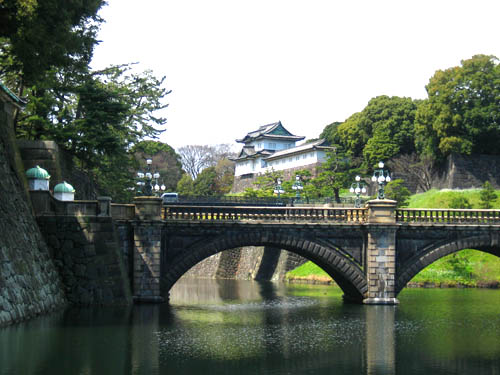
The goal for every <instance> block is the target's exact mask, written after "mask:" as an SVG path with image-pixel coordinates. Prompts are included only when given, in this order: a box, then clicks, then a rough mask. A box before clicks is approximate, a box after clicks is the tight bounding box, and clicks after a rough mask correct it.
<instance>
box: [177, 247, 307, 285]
mask: <svg viewBox="0 0 500 375" xmlns="http://www.w3.org/2000/svg"><path fill="white" fill-rule="evenodd" d="M306 261H307V259H305V258H303V257H301V256H300V255H297V254H295V253H292V252H289V251H282V250H280V249H275V248H271V247H262V246H246V247H241V248H236V249H231V250H226V251H222V252H220V253H217V254H215V255H212V256H211V257H209V258H207V259H205V260H204V261H202V262H200V263H198V264H197V265H195V266H194V267H193V268H191V269H190V270H189V271H188V272H187V273H186V274H185V276H183V277H187V278H209V279H234V280H273V281H278V280H283V279H284V278H285V274H286V273H287V272H288V271H290V270H292V269H294V268H296V267H298V266H300V265H301V264H304V263H305V262H306Z"/></svg>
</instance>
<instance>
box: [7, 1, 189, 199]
mask: <svg viewBox="0 0 500 375" xmlns="http://www.w3.org/2000/svg"><path fill="white" fill-rule="evenodd" d="M104 4H105V2H104V1H102V0H82V1H78V2H75V1H66V0H64V1H63V0H43V1H41V0H38V1H36V0H4V1H2V2H1V8H0V10H1V12H0V19H1V21H2V25H1V26H0V45H1V47H2V48H1V52H0V79H1V80H2V81H3V82H5V83H6V84H7V85H8V86H9V87H10V88H11V89H12V90H13V91H14V92H15V93H16V94H18V95H20V96H22V97H24V98H26V99H27V101H28V104H27V106H26V108H25V109H24V111H22V112H20V113H16V114H15V118H14V126H15V131H16V135H17V136H18V137H19V138H28V139H51V140H54V141H56V142H57V143H58V144H59V145H60V146H62V147H63V148H65V149H66V150H68V151H69V152H70V153H71V154H72V155H73V156H74V157H75V161H76V165H77V166H79V167H80V168H81V169H83V170H85V171H86V172H87V173H89V174H90V175H91V176H93V177H94V178H95V179H97V181H96V184H97V186H99V193H100V194H107V195H111V196H112V197H113V199H114V200H115V201H124V200H127V199H128V198H127V197H128V196H130V194H131V190H130V189H131V186H132V185H133V173H134V165H133V163H132V161H133V158H132V156H131V153H130V149H131V148H132V147H133V146H134V145H136V144H137V143H138V142H140V141H141V140H142V139H144V138H145V137H149V138H155V137H157V136H158V135H159V134H160V133H161V132H162V131H163V129H161V127H162V126H163V125H165V123H166V119H164V118H162V117H160V116H157V115H156V114H157V113H158V111H159V110H161V109H164V108H165V107H166V104H164V103H163V99H164V97H165V96H166V95H167V94H168V93H169V91H167V90H166V89H165V88H164V87H163V84H164V78H156V77H155V76H154V75H153V74H152V73H151V72H150V71H145V72H143V73H132V66H131V65H130V64H124V65H120V66H112V67H109V68H107V69H104V70H102V71H92V70H91V69H90V62H91V59H92V54H93V50H94V47H95V46H96V44H97V40H96V35H97V31H98V28H99V24H100V23H101V22H102V20H101V19H100V18H99V17H98V15H97V12H98V10H99V9H100V8H101V7H102V6H103V5H104ZM179 178H180V175H179V176H177V177H176V179H177V180H178V179H179ZM175 182H176V180H175V179H173V180H172V185H173V186H175Z"/></svg>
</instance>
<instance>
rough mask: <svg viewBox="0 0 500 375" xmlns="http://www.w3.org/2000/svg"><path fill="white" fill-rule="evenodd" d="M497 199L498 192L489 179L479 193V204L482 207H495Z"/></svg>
mask: <svg viewBox="0 0 500 375" xmlns="http://www.w3.org/2000/svg"><path fill="white" fill-rule="evenodd" d="M496 200H497V193H496V192H495V189H493V186H491V184H490V182H489V181H486V182H485V183H484V185H483V189H482V190H481V191H480V193H479V204H480V207H481V208H485V209H488V208H493V203H494V202H495V201H496Z"/></svg>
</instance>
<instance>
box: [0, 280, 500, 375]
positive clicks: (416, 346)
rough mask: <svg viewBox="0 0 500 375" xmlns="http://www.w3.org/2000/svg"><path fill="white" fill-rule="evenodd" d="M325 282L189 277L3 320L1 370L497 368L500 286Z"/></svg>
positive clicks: (416, 371)
mask: <svg viewBox="0 0 500 375" xmlns="http://www.w3.org/2000/svg"><path fill="white" fill-rule="evenodd" d="M341 294H342V293H341V291H340V290H338V289H334V288H332V287H329V286H307V285H284V284H272V283H268V282H252V281H246V282H245V281H243V282H241V281H240V282H238V281H222V280H217V281H215V280H184V281H183V282H182V283H178V284H177V285H176V286H175V288H174V289H173V290H172V292H171V304H170V305H161V306H158V305H139V306H134V307H132V308H101V309H71V310H68V311H66V312H64V313H58V314H53V315H51V316H47V317H43V318H40V319H37V320H34V321H32V322H29V323H25V324H20V325H16V326H13V327H9V328H6V329H2V330H0V348H1V350H0V374H1V375H4V374H9V375H10V374H16V375H17V374H51V375H52V374H54V375H57V374H78V375H80V374H81V375H91V374H134V375H136V374H163V373H181V374H203V373H216V374H231V375H234V373H238V374H255V373H259V374H315V375H316V374H331V373H335V374H370V375H371V374H395V373H398V374H426V375H427V374H430V373H432V374H450V373H457V374H458V373H474V374H481V373H484V374H495V373H500V365H499V362H500V361H499V359H500V340H498V337H499V334H500V314H499V311H500V291H498V290H497V291H460V290H435V291H434V290H408V291H404V292H403V293H402V294H401V295H400V301H401V305H399V306H398V307H395V306H360V305H349V304H343V303H342V299H341Z"/></svg>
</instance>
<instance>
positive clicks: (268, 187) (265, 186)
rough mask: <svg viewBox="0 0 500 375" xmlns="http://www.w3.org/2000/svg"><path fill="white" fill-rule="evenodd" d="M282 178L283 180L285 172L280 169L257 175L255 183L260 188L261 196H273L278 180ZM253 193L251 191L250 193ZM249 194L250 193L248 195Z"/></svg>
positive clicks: (259, 194)
mask: <svg viewBox="0 0 500 375" xmlns="http://www.w3.org/2000/svg"><path fill="white" fill-rule="evenodd" d="M278 178H279V179H281V181H282V182H283V173H282V172H280V171H278V172H276V171H274V170H273V171H272V172H266V173H265V174H263V175H261V176H259V177H257V180H256V181H255V185H256V187H257V189H258V190H259V193H258V196H259V197H272V196H273V195H274V192H273V191H274V189H275V187H276V181H277V180H278ZM250 194H251V193H250ZM247 196H248V195H247Z"/></svg>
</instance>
